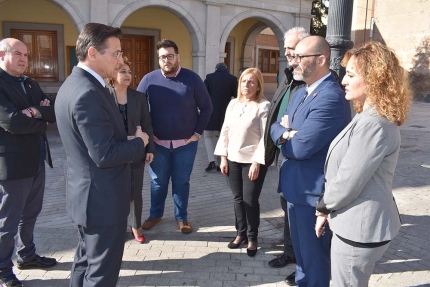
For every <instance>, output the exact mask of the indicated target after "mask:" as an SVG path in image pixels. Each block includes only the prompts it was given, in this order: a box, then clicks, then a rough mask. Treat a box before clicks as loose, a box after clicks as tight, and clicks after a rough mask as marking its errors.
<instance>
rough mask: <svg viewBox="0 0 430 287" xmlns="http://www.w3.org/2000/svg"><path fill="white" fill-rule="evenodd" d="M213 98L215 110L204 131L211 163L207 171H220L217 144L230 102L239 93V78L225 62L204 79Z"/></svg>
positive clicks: (219, 64)
mask: <svg viewBox="0 0 430 287" xmlns="http://www.w3.org/2000/svg"><path fill="white" fill-rule="evenodd" d="M204 83H205V86H206V88H207V89H208V92H209V95H210V97H211V100H212V106H213V111H212V115H211V117H210V119H209V122H208V124H207V125H206V128H205V131H204V132H203V135H204V139H205V147H206V152H207V155H208V161H209V165H208V167H207V168H206V169H205V171H207V172H209V171H220V168H219V166H218V165H217V161H216V160H215V155H214V151H215V146H216V144H217V141H218V138H219V132H220V130H221V127H222V124H223V122H224V117H225V110H226V109H227V106H228V103H229V102H230V101H231V100H232V99H234V98H235V97H236V95H237V78H236V77H235V76H233V75H231V74H230V73H229V72H228V70H227V66H226V65H225V64H224V63H218V64H216V66H215V72H214V73H211V74H207V75H206V79H205V81H204Z"/></svg>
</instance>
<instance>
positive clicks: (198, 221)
mask: <svg viewBox="0 0 430 287" xmlns="http://www.w3.org/2000/svg"><path fill="white" fill-rule="evenodd" d="M429 122H430V105H429V104H423V103H414V104H413V106H412V109H411V113H410V119H409V120H408V121H407V122H406V124H405V125H404V126H403V127H402V148H401V153H400V157H399V162H398V167H397V171H396V178H395V181H394V194H395V197H396V200H397V202H398V205H399V210H400V213H401V217H402V221H403V226H402V229H401V231H400V234H399V235H398V236H397V237H396V238H395V239H394V240H393V242H392V243H391V246H390V248H389V250H388V251H387V252H386V254H385V255H384V257H383V258H382V260H381V261H380V262H379V263H378V265H377V266H376V268H375V271H374V275H372V277H371V280H370V286H384V287H385V286H420V287H423V286H430V272H429V270H430V241H429V238H430V219H429V214H430V169H429V168H430V145H429V141H430V125H429ZM49 138H50V144H51V148H52V153H53V158H54V166H55V167H54V169H50V168H47V185H46V193H45V199H44V200H45V201H44V207H43V210H42V213H41V214H40V216H39V219H38V222H37V226H36V231H35V242H36V246H37V249H38V253H39V254H41V255H44V256H53V257H55V258H57V260H58V261H59V264H57V265H56V266H55V267H53V268H51V269H47V270H27V271H20V270H18V269H15V270H14V271H15V272H16V274H17V276H18V277H19V278H20V279H21V280H24V285H25V286H26V287H33V286H44V287H51V286H68V281H69V280H68V279H69V276H70V268H71V265H72V262H73V254H74V249H75V247H76V244H77V233H76V229H75V228H74V225H73V223H72V222H71V220H70V218H69V216H68V215H67V213H66V210H65V197H66V194H65V172H66V169H67V167H66V160H65V153H64V149H63V147H62V145H61V140H60V138H59V136H58V132H56V131H55V129H52V130H51V131H50V132H49ZM206 165H207V159H206V152H205V150H204V145H203V141H200V144H199V149H198V153H197V158H196V162H195V166H194V171H193V174H192V178H191V190H192V191H191V198H190V204H189V220H190V223H191V224H192V225H193V227H194V229H195V232H193V233H192V234H190V235H184V234H182V233H180V232H179V231H178V230H177V226H176V223H175V220H174V217H173V205H172V200H171V198H170V197H169V198H168V200H167V201H166V203H167V204H166V213H165V216H164V218H163V220H162V221H161V222H160V223H159V224H158V225H157V226H156V227H154V228H153V229H152V230H150V231H147V232H145V236H146V242H145V244H138V243H136V242H135V241H134V240H133V239H132V237H131V234H130V233H127V242H126V244H125V252H124V257H123V265H122V269H121V273H120V280H119V282H118V286H224V287H225V286H286V284H285V283H284V282H283V279H284V278H285V277H286V276H287V275H288V274H290V273H291V272H292V271H293V268H294V266H287V267H285V268H281V269H273V268H270V267H268V265H267V263H268V261H269V260H271V259H272V258H273V256H274V255H276V254H280V253H281V250H282V228H283V214H282V210H281V208H280V204H279V196H278V195H277V194H276V191H275V190H276V185H277V177H278V176H277V172H276V170H275V168H274V167H271V168H270V169H269V172H268V174H267V177H266V180H265V184H264V188H263V191H262V195H261V198H260V203H261V209H262V212H261V226H260V237H259V245H260V247H261V249H259V251H258V254H257V256H256V257H254V258H250V257H248V256H247V255H246V250H245V248H243V249H238V250H230V249H228V248H227V247H226V246H227V242H229V241H230V240H231V239H232V238H233V237H234V235H235V230H234V214H233V206H232V195H231V192H230V190H229V187H228V183H227V181H226V179H225V177H223V176H222V175H221V174H220V173H206V172H204V168H205V167H206ZM423 166H424V167H423ZM148 179H149V175H148V171H147V169H146V170H145V182H144V190H143V196H144V202H145V204H144V205H145V206H144V212H143V217H144V218H146V217H147V216H148V208H149V180H148Z"/></svg>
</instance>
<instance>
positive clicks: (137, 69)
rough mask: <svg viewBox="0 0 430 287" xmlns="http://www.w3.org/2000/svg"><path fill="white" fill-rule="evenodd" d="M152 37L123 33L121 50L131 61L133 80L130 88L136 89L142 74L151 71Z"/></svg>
mask: <svg viewBox="0 0 430 287" xmlns="http://www.w3.org/2000/svg"><path fill="white" fill-rule="evenodd" d="M152 43H153V37H150V36H138V35H123V36H122V38H121V50H122V51H123V52H124V56H126V57H127V58H128V60H129V61H130V62H131V71H132V73H133V81H132V82H131V84H130V88H132V89H136V88H137V86H138V85H139V83H140V80H142V78H143V76H145V75H146V74H147V73H149V72H151V71H152V69H153V68H152V58H153V51H152V50H153V49H152Z"/></svg>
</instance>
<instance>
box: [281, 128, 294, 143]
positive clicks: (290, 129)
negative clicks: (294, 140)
mask: <svg viewBox="0 0 430 287" xmlns="http://www.w3.org/2000/svg"><path fill="white" fill-rule="evenodd" d="M292 130H293V129H292V128H287V130H286V131H285V132H284V133H283V134H282V138H283V139H284V140H285V141H288V140H289V139H290V133H291V131H292Z"/></svg>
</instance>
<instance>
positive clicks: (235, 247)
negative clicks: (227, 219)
mask: <svg viewBox="0 0 430 287" xmlns="http://www.w3.org/2000/svg"><path fill="white" fill-rule="evenodd" d="M235 240H236V238H235V239H233V240H232V241H230V243H229V244H228V245H227V247H228V248H230V249H237V248H239V247H240V245H241V244H242V243H245V244H248V238H247V237H244V238H242V240H241V241H240V242H239V243H234V241H235Z"/></svg>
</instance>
